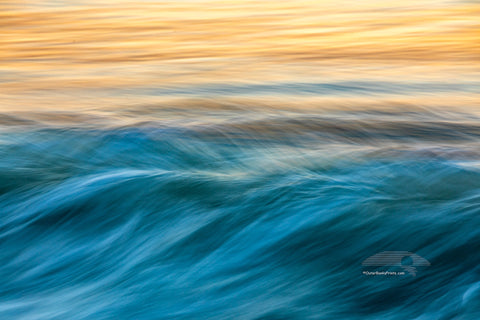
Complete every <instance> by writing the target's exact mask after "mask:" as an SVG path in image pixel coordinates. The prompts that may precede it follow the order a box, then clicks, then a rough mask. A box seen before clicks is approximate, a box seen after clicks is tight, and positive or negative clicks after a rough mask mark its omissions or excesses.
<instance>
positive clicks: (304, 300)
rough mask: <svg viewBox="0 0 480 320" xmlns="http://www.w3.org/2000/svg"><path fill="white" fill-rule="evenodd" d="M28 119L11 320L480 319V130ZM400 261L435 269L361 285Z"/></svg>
mask: <svg viewBox="0 0 480 320" xmlns="http://www.w3.org/2000/svg"><path fill="white" fill-rule="evenodd" d="M230 111H231V110H230ZM230 111H229V112H230ZM170 112H171V111H170ZM232 112H233V111H232ZM23 116H24V118H23V119H24V120H18V119H17V118H5V117H4V121H7V122H8V123H9V124H10V125H7V126H4V127H3V129H2V131H1V134H0V182H1V183H0V212H1V213H2V219H1V220H0V244H1V247H2V252H1V253H0V260H1V262H2V264H1V266H0V276H1V278H2V283H1V284H0V297H1V299H0V315H1V317H2V318H3V319H18V318H32V319H59V318H62V319H112V318H115V319H339V318H348V319H371V318H382V319H475V318H476V315H477V314H478V313H477V312H478V310H479V309H480V305H479V301H480V299H479V297H480V290H479V281H478V279H479V274H480V268H479V265H480V256H479V255H478V254H476V253H477V252H478V249H479V243H480V232H479V231H478V228H477V227H476V226H478V225H480V215H479V213H480V205H479V203H480V193H479V192H480V166H479V163H480V162H479V149H478V138H479V134H480V129H479V127H478V123H477V122H476V120H475V118H474V117H473V116H472V117H465V116H464V115H461V114H456V117H447V116H446V115H445V117H443V118H442V117H440V115H439V116H438V117H432V116H431V115H424V116H425V117H428V118H429V119H430V121H421V119H422V117H421V116H422V115H421V114H418V113H410V114H409V113H408V112H407V111H405V112H403V113H392V114H389V113H381V112H373V111H372V112H368V111H367V112H363V113H357V114H349V115H348V116H343V115H342V116H338V113H331V114H290V116H287V115H286V114H281V113H272V112H270V113H263V114H257V115H256V118H253V119H251V118H249V119H247V118H244V117H241V116H239V114H236V113H235V112H234V113H232V114H231V115H230V116H223V115H222V116H218V114H217V116H216V117H214V119H215V121H212V120H211V119H212V118H208V117H205V118H200V119H196V121H193V122H191V121H189V119H185V122H184V123H183V124H182V123H181V122H171V121H163V120H162V119H161V118H159V119H151V120H150V121H147V122H138V121H133V122H132V124H128V125H123V124H118V125H116V126H107V127H102V126H96V125H95V122H93V125H91V126H90V127H88V126H86V125H78V126H76V127H74V126H59V125H54V124H50V125H45V124H44V123H42V122H40V121H34V120H31V121H34V124H32V123H30V122H28V121H27V120H25V119H29V118H28V117H27V115H23ZM12 117H13V116H12ZM30 117H31V118H30V119H33V118H34V117H35V116H34V115H30ZM447 118H450V120H447ZM413 119H416V121H413ZM25 121H27V122H28V125H25ZM392 250H398V251H401V252H407V251H408V252H413V253H415V254H417V255H419V256H421V257H423V258H424V259H426V260H428V262H429V263H430V266H429V267H428V268H424V269H422V270H416V273H415V276H414V277H413V276H411V275H406V276H402V277H381V276H376V277H369V276H365V275H364V274H362V262H363V261H364V260H365V259H367V258H368V257H371V256H373V255H375V254H377V253H379V252H383V251H392ZM405 268H407V267H405ZM409 268H410V267H409ZM407 269H408V268H407Z"/></svg>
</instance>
